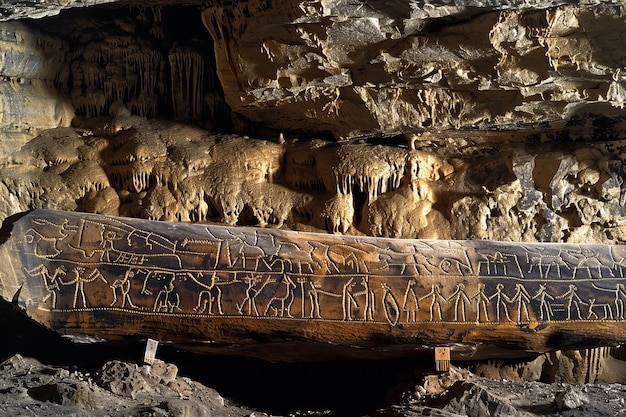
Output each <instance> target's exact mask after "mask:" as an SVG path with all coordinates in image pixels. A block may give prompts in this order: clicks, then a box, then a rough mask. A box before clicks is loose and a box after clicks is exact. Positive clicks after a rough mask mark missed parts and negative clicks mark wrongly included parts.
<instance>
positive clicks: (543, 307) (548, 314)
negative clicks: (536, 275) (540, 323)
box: [533, 284, 554, 321]
mask: <svg viewBox="0 0 626 417" xmlns="http://www.w3.org/2000/svg"><path fill="white" fill-rule="evenodd" d="M533 300H539V320H547V321H550V320H551V319H552V316H554V312H553V311H552V304H550V302H549V301H548V300H554V297H553V296H551V295H550V294H548V292H547V291H546V285H545V284H539V289H538V290H537V292H536V293H535V295H533Z"/></svg>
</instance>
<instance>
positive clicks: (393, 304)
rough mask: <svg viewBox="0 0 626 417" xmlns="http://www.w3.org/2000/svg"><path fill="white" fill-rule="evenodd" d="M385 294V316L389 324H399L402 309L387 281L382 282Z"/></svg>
mask: <svg viewBox="0 0 626 417" xmlns="http://www.w3.org/2000/svg"><path fill="white" fill-rule="evenodd" d="M380 285H381V287H382V289H383V291H384V294H383V299H382V302H383V310H384V311H385V317H386V318H387V321H388V322H389V324H391V325H393V326H395V325H396V324H398V320H399V319H400V309H399V308H398V300H396V296H395V295H393V292H392V291H391V287H389V285H387V283H386V282H383V283H382V284H380Z"/></svg>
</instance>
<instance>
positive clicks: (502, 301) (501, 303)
mask: <svg viewBox="0 0 626 417" xmlns="http://www.w3.org/2000/svg"><path fill="white" fill-rule="evenodd" d="M503 289H504V284H498V285H496V292H495V293H494V294H493V295H492V296H491V297H489V301H491V300H493V299H494V298H495V299H496V320H497V321H500V310H501V309H502V310H503V311H504V315H505V317H506V319H507V320H508V321H513V320H511V317H510V316H509V308H508V306H507V305H506V303H510V302H511V299H510V298H509V296H508V295H506V294H505V293H504V292H502V290H503Z"/></svg>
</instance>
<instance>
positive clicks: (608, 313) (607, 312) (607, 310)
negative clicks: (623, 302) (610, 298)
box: [587, 298, 613, 320]
mask: <svg viewBox="0 0 626 417" xmlns="http://www.w3.org/2000/svg"><path fill="white" fill-rule="evenodd" d="M596 307H600V308H601V309H602V310H603V312H604V317H602V320H607V319H609V318H610V319H611V320H613V311H612V310H611V305H610V304H607V303H600V304H596V299H595V298H590V299H589V314H587V320H600V317H599V316H598V314H596V312H595V311H594V309H595V308H596Z"/></svg>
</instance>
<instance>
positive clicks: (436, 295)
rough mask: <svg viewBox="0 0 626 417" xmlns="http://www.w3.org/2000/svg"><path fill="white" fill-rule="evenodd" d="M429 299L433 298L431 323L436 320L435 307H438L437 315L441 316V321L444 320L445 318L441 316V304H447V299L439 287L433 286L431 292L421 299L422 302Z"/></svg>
mask: <svg viewBox="0 0 626 417" xmlns="http://www.w3.org/2000/svg"><path fill="white" fill-rule="evenodd" d="M428 297H432V300H431V303H430V321H434V320H435V313H434V311H435V307H437V314H438V315H439V320H442V319H443V317H442V315H441V303H442V302H443V303H447V302H448V300H446V297H444V296H443V295H442V294H441V289H440V288H439V285H433V286H432V287H431V289H430V292H429V293H428V294H426V295H425V296H423V297H420V298H419V299H420V300H425V299H426V298H428Z"/></svg>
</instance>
